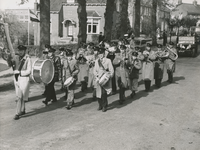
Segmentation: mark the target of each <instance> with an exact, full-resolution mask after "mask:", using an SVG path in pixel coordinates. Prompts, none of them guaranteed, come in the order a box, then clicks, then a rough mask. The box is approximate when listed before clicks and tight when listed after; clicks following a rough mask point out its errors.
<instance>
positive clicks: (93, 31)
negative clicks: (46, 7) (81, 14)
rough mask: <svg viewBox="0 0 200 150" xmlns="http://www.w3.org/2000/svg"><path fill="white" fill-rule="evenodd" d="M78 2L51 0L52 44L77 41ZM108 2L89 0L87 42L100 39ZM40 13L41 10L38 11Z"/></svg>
mask: <svg viewBox="0 0 200 150" xmlns="http://www.w3.org/2000/svg"><path fill="white" fill-rule="evenodd" d="M77 8H78V3H77V2H76V1H75V0H64V1H63V0H60V1H59V3H58V1H57V2H55V1H54V2H53V1H51V6H50V11H51V14H50V22H51V23H50V38H51V45H54V44H55V45H63V44H68V43H71V42H77V41H78V39H77V35H78V32H79V20H78V14H77ZM105 8H106V3H105V2H104V1H102V2H101V3H97V2H94V1H92V0H91V2H87V4H86V11H87V42H92V41H93V42H95V41H98V35H99V32H103V30H104V29H103V27H104V24H105V19H104V12H105ZM38 14H39V12H38ZM38 16H39V15H38ZM39 26H40V24H39V23H37V27H36V30H37V33H36V35H35V36H36V37H37V39H36V41H37V42H36V43H35V44H36V45H39V38H40V35H39V34H40V27H39Z"/></svg>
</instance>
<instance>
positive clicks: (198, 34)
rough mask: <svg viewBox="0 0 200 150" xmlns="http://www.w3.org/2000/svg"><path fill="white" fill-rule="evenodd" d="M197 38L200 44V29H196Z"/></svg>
mask: <svg viewBox="0 0 200 150" xmlns="http://www.w3.org/2000/svg"><path fill="white" fill-rule="evenodd" d="M195 38H196V40H197V42H199V44H200V27H196V28H195Z"/></svg>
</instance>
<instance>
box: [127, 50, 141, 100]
mask: <svg viewBox="0 0 200 150" xmlns="http://www.w3.org/2000/svg"><path fill="white" fill-rule="evenodd" d="M137 56H138V52H137V51H133V52H132V54H131V55H130V56H129V63H128V66H129V83H130V86H129V88H130V90H131V95H130V97H131V98H133V96H134V95H135V94H136V93H135V92H136V91H137V90H138V79H139V70H140V69H141V68H142V63H141V61H140V60H139V59H138V58H137Z"/></svg>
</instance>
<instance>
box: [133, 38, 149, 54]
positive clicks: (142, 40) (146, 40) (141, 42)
mask: <svg viewBox="0 0 200 150" xmlns="http://www.w3.org/2000/svg"><path fill="white" fill-rule="evenodd" d="M134 41H135V46H137V47H140V49H141V51H142V52H143V51H144V50H145V47H146V44H147V43H151V41H152V39H151V38H145V37H135V39H134Z"/></svg>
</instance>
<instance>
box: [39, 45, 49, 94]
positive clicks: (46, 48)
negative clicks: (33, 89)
mask: <svg viewBox="0 0 200 150" xmlns="http://www.w3.org/2000/svg"><path fill="white" fill-rule="evenodd" d="M50 48H51V46H50V45H48V44H45V49H44V50H43V52H42V57H41V59H43V60H46V59H48V52H49V49H50ZM42 95H43V96H46V95H47V94H46V86H45V90H44V93H43V94H42Z"/></svg>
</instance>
